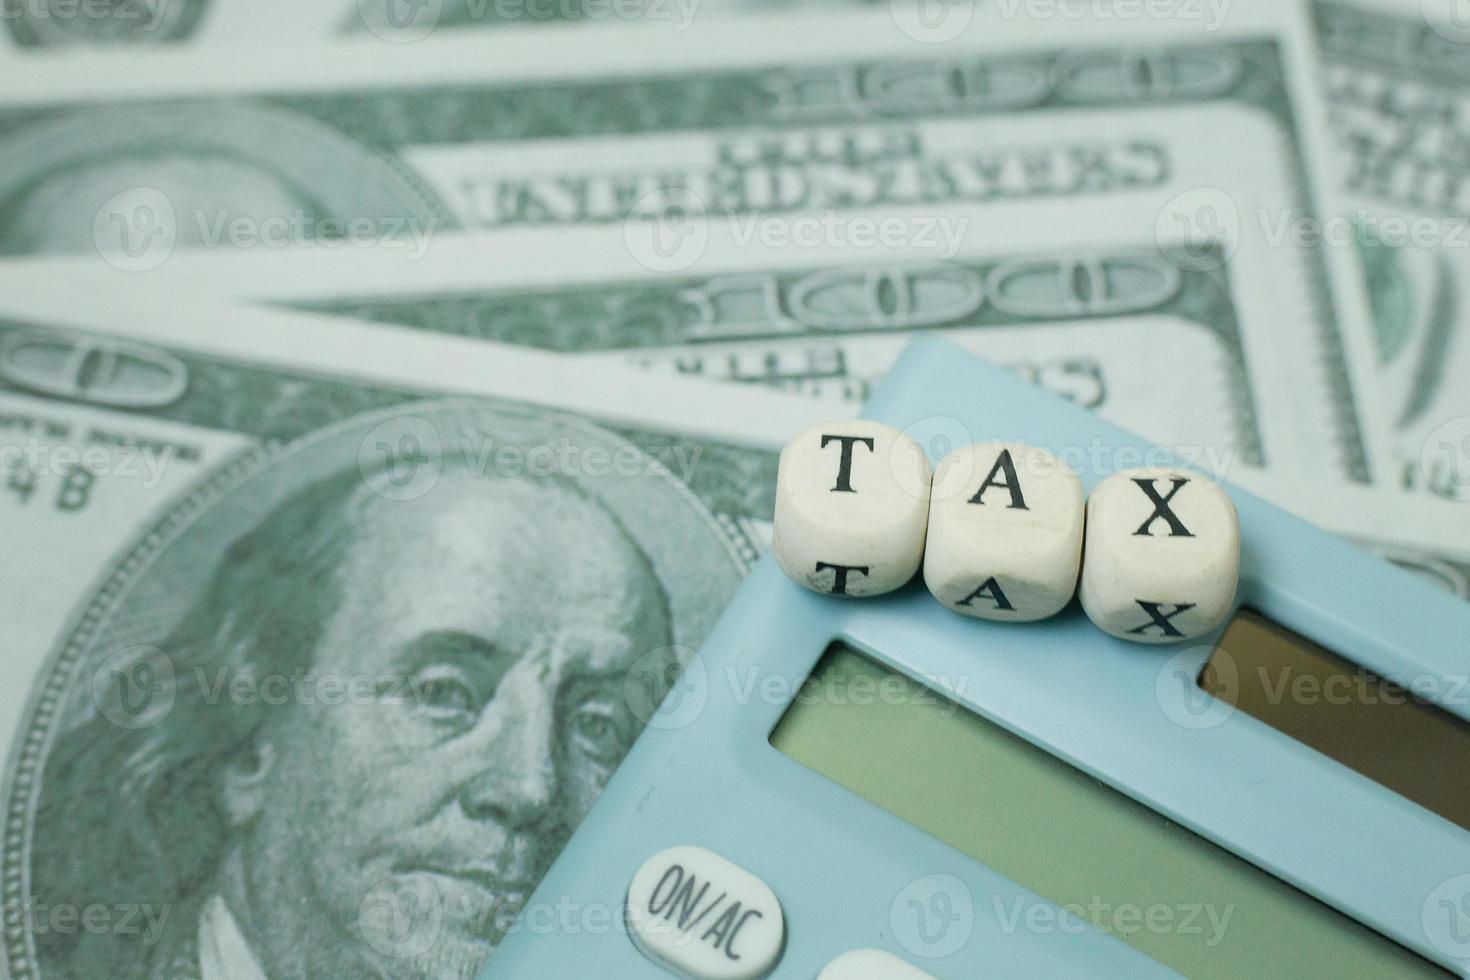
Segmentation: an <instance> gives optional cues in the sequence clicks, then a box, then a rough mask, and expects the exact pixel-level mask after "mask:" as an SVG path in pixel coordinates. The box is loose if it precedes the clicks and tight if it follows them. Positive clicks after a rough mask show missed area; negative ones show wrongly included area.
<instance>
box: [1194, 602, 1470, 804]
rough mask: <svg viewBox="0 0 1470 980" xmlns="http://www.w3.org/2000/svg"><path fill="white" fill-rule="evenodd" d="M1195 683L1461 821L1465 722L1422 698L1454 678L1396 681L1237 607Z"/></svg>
mask: <svg viewBox="0 0 1470 980" xmlns="http://www.w3.org/2000/svg"><path fill="white" fill-rule="evenodd" d="M1199 685H1200V687H1202V688H1204V690H1206V691H1208V692H1209V693H1211V694H1213V695H1214V696H1215V697H1216V698H1219V699H1220V700H1222V701H1224V702H1226V703H1228V704H1232V705H1234V706H1235V707H1237V708H1239V709H1240V710H1241V711H1244V712H1245V713H1246V714H1249V715H1251V716H1253V717H1255V718H1258V719H1260V720H1261V721H1263V722H1265V723H1266V724H1268V725H1270V726H1271V727H1272V728H1275V729H1277V730H1278V731H1281V732H1283V733H1285V734H1287V735H1290V736H1291V737H1292V738H1295V739H1297V740H1298V741H1300V742H1304V743H1306V744H1307V745H1310V746H1311V747H1312V748H1314V749H1316V750H1317V751H1318V752H1321V753H1322V754H1324V755H1327V756H1330V757H1331V758H1333V759H1336V760H1337V761H1338V762H1341V763H1342V764H1343V765H1345V766H1348V767H1349V768H1352V769H1356V770H1357V771H1358V772H1360V773H1362V774H1363V775H1365V776H1367V777H1368V778H1369V779H1372V780H1375V781H1376V782H1378V783H1380V784H1382V785H1383V786H1385V787H1387V788H1388V789H1391V790H1393V791H1394V792H1396V793H1398V794H1400V795H1401V796H1405V797H1408V798H1409V799H1411V800H1413V801H1414V802H1415V803H1418V804H1419V805H1420V806H1422V807H1425V808H1426V809H1429V810H1432V811H1434V812H1435V813H1438V814H1439V815H1440V816H1442V817H1444V818H1445V819H1446V820H1450V821H1453V822H1454V823H1457V824H1459V825H1460V826H1461V827H1464V828H1465V829H1467V830H1470V780H1465V779H1456V778H1452V777H1451V776H1450V775H1449V774H1450V773H1462V772H1465V771H1466V769H1467V768H1470V724H1466V723H1465V722H1464V721H1463V720H1461V719H1460V718H1458V717H1456V716H1455V715H1452V714H1450V713H1449V712H1448V711H1445V710H1444V709H1443V708H1440V707H1437V706H1435V705H1432V704H1429V703H1428V702H1426V701H1425V700H1423V698H1421V697H1418V696H1416V695H1423V697H1424V698H1432V697H1442V698H1463V697H1466V696H1470V689H1465V687H1464V680H1463V678H1462V679H1458V680H1456V679H1447V678H1441V677H1428V676H1426V677H1422V678H1419V679H1418V681H1411V682H1410V687H1409V688H1408V689H1405V688H1403V687H1400V686H1399V685H1396V684H1393V683H1390V682H1388V681H1385V680H1383V679H1382V678H1380V677H1378V676H1376V675H1374V674H1370V673H1368V672H1367V671H1365V670H1363V669H1362V668H1361V667H1357V666H1355V665H1354V664H1351V663H1349V662H1348V661H1346V660H1344V659H1342V658H1341V657H1339V656H1337V655H1336V654H1334V653H1332V652H1330V651H1329V650H1327V649H1325V648H1324V647H1321V646H1319V645H1318V644H1316V643H1313V642H1312V641H1311V640H1309V639H1307V638H1306V637H1304V636H1301V635H1299V634H1297V633H1295V632H1293V631H1291V630H1289V629H1287V628H1286V627H1284V626H1281V625H1280V624H1278V623H1275V622H1272V621H1271V620H1269V619H1267V618H1266V617H1265V616H1262V615H1261V614H1260V613H1257V612H1253V611H1252V610H1249V609H1242V610H1241V611H1240V612H1239V613H1238V614H1237V615H1236V617H1235V618H1234V619H1232V620H1231V621H1230V625H1229V626H1227V627H1226V628H1225V632H1224V633H1223V634H1222V635H1221V637H1220V642H1219V644H1218V646H1217V647H1216V649H1215V651H1214V653H1212V654H1211V656H1210V659H1209V661H1208V662H1207V663H1206V664H1205V669H1204V672H1203V673H1201V674H1200V678H1199Z"/></svg>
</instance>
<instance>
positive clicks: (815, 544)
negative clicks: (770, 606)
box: [771, 421, 932, 596]
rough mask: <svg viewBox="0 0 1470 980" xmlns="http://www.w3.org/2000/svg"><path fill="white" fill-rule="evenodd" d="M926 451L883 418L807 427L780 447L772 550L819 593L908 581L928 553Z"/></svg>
mask: <svg viewBox="0 0 1470 980" xmlns="http://www.w3.org/2000/svg"><path fill="white" fill-rule="evenodd" d="M931 473H932V471H931V468H930V465H929V459H928V457H927V456H925V455H924V450H923V449H922V448H921V447H920V446H919V444H918V443H916V442H914V440H912V439H910V438H909V437H908V436H906V435H904V434H903V433H902V432H899V431H898V430H897V429H894V428H890V427H889V426H886V425H881V424H879V423H877V422H867V421H847V422H834V423H830V424H827V425H822V426H818V427H816V428H814V429H808V430H807V431H806V432H803V433H802V434H801V435H799V436H797V437H796V438H795V439H793V440H792V441H791V442H790V443H789V444H788V445H787V446H786V448H785V449H784V450H782V452H781V459H780V462H779V464H778V466H777V470H776V523H775V529H774V532H773V533H774V538H773V540H772V544H771V550H772V551H774V552H775V555H776V561H777V563H778V564H780V566H781V568H782V570H784V571H785V572H786V574H787V575H789V576H791V577H792V578H793V579H795V580H796V581H797V582H800V583H801V584H802V585H804V586H806V587H807V588H809V589H811V590H813V591H815V592H825V593H829V594H832V595H847V596H875V595H882V594H883V593H885V592H892V591H893V590H894V589H897V588H900V587H902V586H903V585H905V584H906V583H907V582H908V581H909V580H910V579H911V578H913V577H914V573H915V572H916V571H918V569H919V563H920V561H922V560H923V557H924V531H925V529H926V528H927V527H928V523H929V480H930V476H931Z"/></svg>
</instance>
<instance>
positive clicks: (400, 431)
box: [0, 317, 817, 980]
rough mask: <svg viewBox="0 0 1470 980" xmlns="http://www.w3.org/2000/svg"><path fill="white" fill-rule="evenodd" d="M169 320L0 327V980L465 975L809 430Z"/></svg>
mask: <svg viewBox="0 0 1470 980" xmlns="http://www.w3.org/2000/svg"><path fill="white" fill-rule="evenodd" d="M188 319H189V318H188V317H184V318H182V321H183V322H181V323H180V324H179V326H180V327H181V329H178V330H175V331H173V332H172V333H170V332H168V331H154V332H153V334H152V335H151V336H144V335H143V334H142V333H141V332H134V333H133V334H131V335H122V334H116V335H114V334H103V333H97V332H92V331H85V330H79V329H77V328H76V327H75V325H69V326H55V325H40V324H34V323H29V324H27V323H17V322H13V321H7V322H4V323H0V462H3V469H4V472H3V474H0V527H3V529H4V535H3V536H4V540H5V548H6V554H7V556H8V557H9V559H10V560H9V561H8V562H7V566H8V569H9V570H8V571H6V572H5V573H4V580H5V581H4V586H3V590H0V591H3V593H4V598H3V599H0V619H3V621H4V622H5V624H6V640H5V652H6V657H5V664H4V668H3V671H4V679H5V683H4V684H3V685H0V700H3V702H4V709H3V711H0V714H3V716H4V717H5V718H6V719H7V723H6V726H5V732H4V737H5V738H7V739H9V742H8V744H6V745H5V756H6V759H7V763H6V769H5V777H4V790H3V793H4V797H5V809H4V813H5V816H4V818H3V819H4V821H5V836H4V845H3V853H0V878H3V881H4V887H3V891H4V895H5V899H4V905H3V917H4V925H5V928H4V932H3V937H4V938H3V940H0V963H3V966H0V973H3V974H4V975H5V976H7V977H11V978H15V980H20V978H41V977H100V976H115V977H170V978H176V977H209V978H219V977H242V976H244V977H264V976H270V977H293V976H294V977H305V976H393V977H468V976H471V975H473V974H474V973H475V971H476V969H477V968H478V967H479V965H480V964H481V963H482V962H483V961H484V960H485V958H486V957H488V956H489V955H490V954H491V953H492V951H493V950H494V948H495V946H496V944H497V942H498V941H499V939H500V937H501V936H502V935H503V934H504V931H505V930H506V929H507V928H509V926H510V924H511V922H512V921H513V920H514V918H515V916H516V914H517V912H518V911H519V909H520V906H521V905H522V903H524V901H525V900H526V897H527V896H528V895H529V893H530V891H531V889H532V888H533V887H534V886H535V884H536V882H537V881H538V880H539V878H540V876H541V874H542V873H543V872H544V870H545V869H546V868H547V866H548V865H549V863H550V861H551V860H552V859H553V858H554V857H555V855H556V853H557V852H558V850H559V849H560V847H561V845H562V842H563V841H565V840H566V838H567V837H568V836H569V834H570V833H571V832H572V830H573V828H575V826H576V825H577V823H578V822H579V821H580V819H581V818H582V816H583V814H585V813H586V812H587V809H588V807H590V806H591V804H592V802H593V800H594V799H596V797H597V796H598V794H599V792H600V789H601V787H602V786H603V784H604V783H605V781H606V780H607V778H608V776H609V775H610V773H611V772H612V770H613V769H614V768H615V767H616V765H617V764H618V761H619V760H620V759H621V757H622V755H623V753H624V752H625V751H626V749H627V748H628V746H629V744H630V743H631V741H632V740H633V738H634V737H635V736H636V734H637V733H638V731H639V730H640V729H641V727H642V725H643V723H644V722H646V721H647V720H648V717H649V716H650V714H651V712H652V710H653V709H654V707H655V706H656V705H657V704H658V699H659V697H660V696H661V694H662V693H663V691H664V690H665V689H666V688H667V686H668V685H669V684H670V683H671V682H672V680H673V678H674V676H675V674H676V673H677V670H678V668H679V666H680V665H681V663H682V662H683V661H684V660H685V659H687V657H688V656H689V655H690V653H691V650H692V649H693V648H694V647H697V646H698V645H699V643H700V642H701V640H702V638H703V636H704V634H705V632H706V631H707V630H708V629H709V627H710V625H711V623H712V622H713V621H714V618H715V617H716V616H717V615H718V614H719V613H720V611H721V609H722V608H723V606H724V604H725V602H726V600H727V599H728V598H729V597H730V595H731V593H732V592H733V591H734V589H735V588H736V586H737V585H738V583H739V582H740V580H741V578H742V576H743V575H744V573H745V571H746V569H747V568H748V567H749V565H750V564H751V562H752V561H753V560H754V559H755V557H756V556H757V554H758V553H759V552H760V551H761V550H762V549H763V548H764V546H765V542H766V538H767V535H768V528H769V520H770V514H771V510H772V502H771V494H772V490H773V486H774V480H775V461H776V457H775V453H774V451H773V450H771V449H770V448H768V446H767V445H766V444H767V443H770V442H773V441H777V442H778V441H779V440H780V439H781V438H784V436H783V435H782V434H781V432H780V431H779V428H778V424H779V425H787V424H795V425H804V424H808V423H815V421H817V419H816V418H815V417H814V416H815V415H816V414H817V413H815V412H810V416H813V417H808V416H805V415H804V414H803V413H804V412H809V410H810V409H811V403H809V402H807V401H804V400H790V401H791V403H790V404H787V401H788V400H786V399H779V398H777V399H776V401H775V402H770V401H766V402H763V403H762V404H755V405H753V404H751V403H750V395H751V393H748V392H740V391H737V390H733V389H732V390H730V391H728V392H725V391H723V390H720V389H712V388H711V387H710V386H708V385H696V384H692V383H685V382H678V381H673V382H669V383H663V382H660V381H658V380H657V379H651V378H648V377H647V376H645V375H642V374H638V375H636V376H621V377H620V376H619V373H618V372H616V371H610V370H608V369H607V368H605V367H602V368H598V369H597V370H595V371H594V370H584V369H582V368H580V367H579V366H577V365H572V364H567V363H556V362H554V361H551V360H549V359H547V358H538V357H535V356H531V357H527V356H526V355H520V356H517V355H515V354H507V353H504V352H499V353H494V352H491V351H489V350H488V349H483V348H481V349H473V348H467V347H466V345H457V344H453V343H451V344H449V345H445V344H444V343H438V344H430V345H428V347H425V345H424V342H423V341H422V340H421V339H420V340H417V341H416V343H414V344H412V345H402V344H399V343H397V342H396V341H394V340H393V339H392V338H386V339H385V338H382V337H374V336H372V335H370V334H369V335H363V334H361V333H358V334H352V333H351V332H349V333H347V334H342V333H339V332H336V331H334V330H333V329H332V328H331V327H330V326H328V327H324V328H322V330H321V331H319V332H318V334H317V339H315V340H312V341H303V339H302V338H301V337H300V336H299V335H298V336H292V335H290V334H289V333H288V332H282V331H276V332H275V333H274V334H273V333H272V332H271V330H270V329H269V325H268V324H267V325H261V324H252V325H250V326H249V328H248V330H247V332H248V333H249V334H250V338H251V343H250V344H241V345H238V346H237V347H236V348H235V350H234V351H233V352H227V351H224V350H223V349H216V348H211V346H210V345H209V344H208V343H202V342H201V340H200V338H201V335H203V334H206V333H208V332H210V331H206V330H202V329H201V328H200V326H199V324H197V323H191V322H187V321H188ZM212 331H213V332H214V333H221V332H224V333H228V332H229V330H228V328H227V327H222V325H221V323H219V322H218V321H216V322H215V323H214V324H213V325H212ZM344 345H345V346H344ZM271 348H274V349H275V350H276V353H275V354H274V355H272V354H270V353H269V351H270V349H271ZM283 351H290V352H291V354H290V356H289V357H287V356H284V355H283V354H282V353H281V352H283ZM344 354H345V356H344ZM450 361H452V362H453V363H454V364H457V365H458V366H459V367H458V368H457V369H446V367H445V366H444V365H445V363H446V362H450ZM763 397H765V398H767V399H770V398H772V397H774V396H763ZM654 406H657V408H658V409H659V411H658V412H656V413H654V412H651V411H650V409H651V408H653V407H654ZM673 417H677V420H678V421H676V422H670V421H667V419H668V418H673ZM733 419H739V420H740V423H739V424H740V426H741V427H742V428H741V429H740V430H737V429H735V428H733V427H732V423H731V421H730V420H733ZM762 429H765V431H764V433H763V434H761V436H760V439H759V440H757V439H755V438H753V437H752V433H755V432H759V430H762ZM737 437H738V438H737ZM758 443H759V444H758ZM415 909H417V911H418V912H419V913H423V914H426V915H430V916H431V918H430V919H426V920H424V921H426V922H431V923H432V928H430V927H429V926H425V927H424V929H421V930H419V931H417V932H414V933H413V934H412V935H409V936H405V935H404V934H403V933H402V932H401V931H400V930H399V929H398V926H400V925H401V923H402V921H403V919H402V916H403V915H412V914H415V913H414V910H415ZM424 930H427V931H424Z"/></svg>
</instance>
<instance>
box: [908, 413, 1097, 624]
mask: <svg viewBox="0 0 1470 980" xmlns="http://www.w3.org/2000/svg"><path fill="white" fill-rule="evenodd" d="M1085 513H1086V505H1085V502H1084V494H1083V490H1082V481H1081V480H1079V479H1077V474H1075V473H1073V472H1072V470H1071V468H1070V467H1068V466H1067V464H1066V463H1063V462H1062V461H1061V460H1060V459H1058V458H1057V457H1056V456H1055V455H1053V454H1052V453H1050V452H1048V451H1047V450H1045V449H1039V448H1037V447H1034V446H1023V445H1020V444H1019V443H1003V442H983V443H978V444H976V445H973V446H966V447H964V448H963V449H956V450H955V451H954V452H952V453H950V454H949V455H948V456H946V457H944V459H943V460H941V461H940V463H939V466H938V468H937V469H936V470H935V473H934V484H933V491H932V499H931V500H930V502H929V538H928V543H927V544H926V545H925V548H924V582H925V584H927V585H928V586H929V591H930V592H932V593H934V597H935V598H936V599H938V600H939V601H940V602H942V603H944V605H945V606H947V607H948V608H950V609H953V610H954V611H955V612H958V613H963V614H964V615H966V616H974V617H975V618H977V619H994V620H1001V621H1009V622H1018V623H1020V622H1028V621H1031V620H1036V619H1045V618H1046V617H1048V616H1052V615H1055V614H1056V613H1058V612H1060V611H1061V610H1062V609H1063V608H1064V607H1065V606H1066V605H1067V603H1069V602H1071V601H1072V596H1073V595H1074V594H1075V593H1076V591H1077V573H1078V570H1079V569H1080V568H1081V565H1082V531H1083V521H1084V519H1085Z"/></svg>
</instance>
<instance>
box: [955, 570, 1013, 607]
mask: <svg viewBox="0 0 1470 980" xmlns="http://www.w3.org/2000/svg"><path fill="white" fill-rule="evenodd" d="M976 599H989V600H990V601H991V602H993V603H995V608H997V609H1004V610H1006V611H1007V612H1015V611H1016V607H1015V606H1013V605H1011V600H1009V599H1007V598H1006V594H1005V592H1004V590H1002V589H1001V587H1000V583H999V582H997V581H996V580H995V576H994V575H992V576H990V578H988V579H986V580H985V581H984V582H982V583H980V587H979V588H978V589H976V590H975V591H974V592H971V593H970V594H969V595H967V596H965V597H964V598H963V599H961V600H960V601H959V602H956V603H955V605H957V606H968V605H970V603H972V602H974V601H975V600H976Z"/></svg>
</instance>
